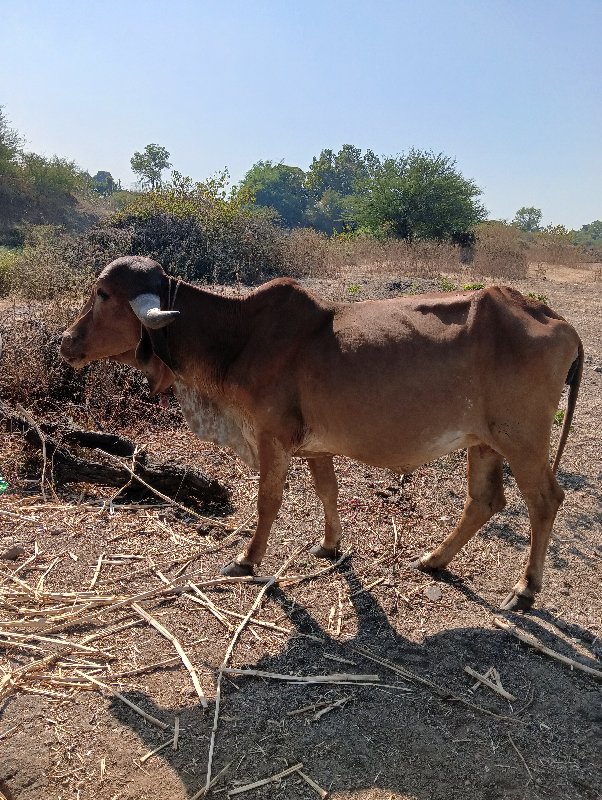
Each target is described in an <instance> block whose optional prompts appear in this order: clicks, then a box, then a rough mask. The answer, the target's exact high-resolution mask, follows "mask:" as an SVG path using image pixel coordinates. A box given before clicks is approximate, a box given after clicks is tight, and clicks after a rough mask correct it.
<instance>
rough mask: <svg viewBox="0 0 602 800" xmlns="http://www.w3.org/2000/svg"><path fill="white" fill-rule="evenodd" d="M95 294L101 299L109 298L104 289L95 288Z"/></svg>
mask: <svg viewBox="0 0 602 800" xmlns="http://www.w3.org/2000/svg"><path fill="white" fill-rule="evenodd" d="M96 294H97V295H98V296H99V297H100V299H101V300H108V299H109V295H108V294H107V293H106V292H105V291H104V289H97V290H96Z"/></svg>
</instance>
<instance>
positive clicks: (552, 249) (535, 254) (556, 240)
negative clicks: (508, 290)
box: [527, 230, 588, 267]
mask: <svg viewBox="0 0 602 800" xmlns="http://www.w3.org/2000/svg"><path fill="white" fill-rule="evenodd" d="M527 256H528V259H529V261H531V262H534V263H536V264H562V266H565V267H577V266H579V265H580V264H582V263H583V262H584V261H586V260H588V253H587V251H586V250H585V249H584V248H583V247H579V246H578V245H575V244H573V243H572V242H571V241H570V234H569V233H568V232H567V233H564V232H556V231H547V230H545V231H540V232H538V233H536V234H535V235H534V236H533V237H532V240H531V241H530V242H529V246H528V251H527Z"/></svg>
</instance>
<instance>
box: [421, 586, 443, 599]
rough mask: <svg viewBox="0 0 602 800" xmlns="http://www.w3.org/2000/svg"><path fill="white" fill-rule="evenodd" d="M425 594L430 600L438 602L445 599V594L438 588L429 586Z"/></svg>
mask: <svg viewBox="0 0 602 800" xmlns="http://www.w3.org/2000/svg"><path fill="white" fill-rule="evenodd" d="M424 594H425V596H426V597H428V599H429V600H433V601H437V600H441V598H442V597H443V592H442V591H441V589H440V588H439V587H438V586H427V587H426V589H425V590H424Z"/></svg>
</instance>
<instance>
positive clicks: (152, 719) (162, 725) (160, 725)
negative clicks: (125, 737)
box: [75, 669, 169, 731]
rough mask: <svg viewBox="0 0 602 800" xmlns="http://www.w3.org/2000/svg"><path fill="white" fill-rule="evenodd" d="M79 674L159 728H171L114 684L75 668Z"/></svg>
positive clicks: (164, 729)
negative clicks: (129, 698) (114, 686)
mask: <svg viewBox="0 0 602 800" xmlns="http://www.w3.org/2000/svg"><path fill="white" fill-rule="evenodd" d="M75 671H76V672H77V674H78V675H81V676H82V677H84V678H86V679H87V680H89V681H91V682H92V683H95V684H96V685H97V686H100V688H101V689H104V690H105V692H109V694H111V695H113V697H116V698H117V699H118V700H121V702H122V703H125V704H126V706H129V707H130V708H131V709H132V710H133V711H135V712H136V714H140V716H141V717H144V719H145V720H147V721H148V722H150V723H151V724H152V725H156V726H157V728H161V730H163V731H166V730H168V729H169V725H166V724H165V723H164V722H161V720H160V719H157V718H156V717H153V716H152V714H147V713H146V711H144V710H143V709H142V708H140V706H137V705H136V703H132V701H131V700H128V698H127V697H125V696H124V695H122V694H120V693H119V692H117V691H115V689H113V687H112V686H108V685H107V684H106V683H101V682H100V681H98V680H96V678H94V677H92V675H87V674H86V673H85V672H81V671H80V670H78V669H76V670H75Z"/></svg>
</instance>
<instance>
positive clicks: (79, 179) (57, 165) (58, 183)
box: [21, 153, 90, 196]
mask: <svg viewBox="0 0 602 800" xmlns="http://www.w3.org/2000/svg"><path fill="white" fill-rule="evenodd" d="M21 163H22V169H23V178H24V181H25V183H26V185H27V186H29V188H30V189H31V191H33V192H34V193H35V194H37V195H46V196H49V195H57V194H62V195H68V194H72V193H73V192H77V191H85V190H86V189H87V188H88V187H89V182H90V176H89V175H87V174H86V173H85V172H83V171H82V170H81V169H80V168H79V167H78V166H77V164H76V163H75V162H74V161H68V160H67V159H66V158H59V157H58V156H52V158H46V156H40V155H38V154H37V153H24V154H23V155H22V156H21Z"/></svg>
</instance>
